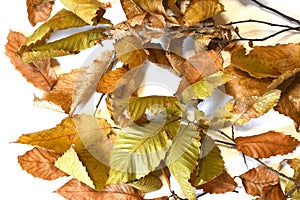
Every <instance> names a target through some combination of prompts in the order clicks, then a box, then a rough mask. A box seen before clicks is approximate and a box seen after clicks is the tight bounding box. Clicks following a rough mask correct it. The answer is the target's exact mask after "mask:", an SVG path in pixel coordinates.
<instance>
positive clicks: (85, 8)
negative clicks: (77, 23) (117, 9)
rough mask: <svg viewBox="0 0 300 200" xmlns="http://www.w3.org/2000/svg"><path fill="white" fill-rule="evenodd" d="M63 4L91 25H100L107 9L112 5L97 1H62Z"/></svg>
mask: <svg viewBox="0 0 300 200" xmlns="http://www.w3.org/2000/svg"><path fill="white" fill-rule="evenodd" d="M61 2H62V3H63V4H64V5H65V6H67V7H68V8H69V9H70V10H71V11H72V12H73V13H75V14H76V15H77V16H79V17H80V18H81V19H83V20H84V21H85V22H86V23H88V24H90V25H96V24H98V23H99V22H100V21H101V19H102V16H103V15H104V13H105V8H107V7H110V4H104V3H101V2H99V1H97V0H61Z"/></svg>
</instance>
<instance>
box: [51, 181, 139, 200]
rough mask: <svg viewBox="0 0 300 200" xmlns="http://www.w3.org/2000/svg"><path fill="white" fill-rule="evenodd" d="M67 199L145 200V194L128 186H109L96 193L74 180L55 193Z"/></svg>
mask: <svg viewBox="0 0 300 200" xmlns="http://www.w3.org/2000/svg"><path fill="white" fill-rule="evenodd" d="M55 192H56V193H58V194H60V195H62V196H63V197H64V198H66V199H73V200H90V199H93V200H107V199H115V200H143V197H144V194H143V193H142V192H140V191H138V190H137V189H135V188H133V187H131V186H129V185H126V184H120V185H109V186H107V187H106V188H105V189H104V190H102V191H96V190H94V189H92V188H90V187H89V186H87V185H85V184H84V183H82V182H80V181H78V180H76V179H72V180H70V181H69V182H67V183H66V184H65V185H63V186H62V187H60V188H59V189H57V190H56V191H55Z"/></svg>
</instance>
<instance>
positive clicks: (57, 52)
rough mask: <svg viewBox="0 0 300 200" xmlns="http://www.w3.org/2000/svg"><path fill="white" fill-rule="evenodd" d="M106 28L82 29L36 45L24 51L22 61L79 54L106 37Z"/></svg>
mask: <svg viewBox="0 0 300 200" xmlns="http://www.w3.org/2000/svg"><path fill="white" fill-rule="evenodd" d="M104 30H105V29H102V28H96V29H92V30H87V31H82V32H79V33H74V34H73V35H70V36H67V37H65V38H62V39H59V40H55V41H53V42H49V43H47V44H41V45H39V46H34V47H32V48H31V49H29V50H27V51H25V52H22V61H23V62H32V61H36V60H43V59H46V58H53V57H58V56H66V55H70V54H77V53H79V52H80V51H81V50H85V49H87V48H90V47H93V46H95V45H96V44H99V43H101V41H102V40H104V39H106V35H104V33H103V32H104Z"/></svg>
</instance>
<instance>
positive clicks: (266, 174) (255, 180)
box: [240, 166, 279, 196]
mask: <svg viewBox="0 0 300 200" xmlns="http://www.w3.org/2000/svg"><path fill="white" fill-rule="evenodd" d="M240 178H241V179H242V183H243V186H244V188H245V190H246V192H247V193H248V194H250V195H253V196H262V195H263V188H265V187H268V186H275V185H276V184H278V183H279V177H278V175H277V174H275V173H274V172H272V171H270V170H267V169H266V168H265V167H264V166H258V167H256V168H253V169H251V170H249V171H247V172H246V173H244V174H242V175H240Z"/></svg>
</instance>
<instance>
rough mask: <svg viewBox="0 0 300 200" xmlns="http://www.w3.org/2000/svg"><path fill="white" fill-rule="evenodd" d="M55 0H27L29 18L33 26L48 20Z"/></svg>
mask: <svg viewBox="0 0 300 200" xmlns="http://www.w3.org/2000/svg"><path fill="white" fill-rule="evenodd" d="M53 4H54V0H46V1H45V0H26V5H27V13H28V19H29V21H30V23H31V25H32V26H35V25H36V24H37V23H38V22H44V21H46V20H47V19H48V18H49V17H50V14H51V11H52V5H53Z"/></svg>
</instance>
